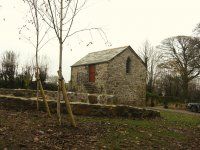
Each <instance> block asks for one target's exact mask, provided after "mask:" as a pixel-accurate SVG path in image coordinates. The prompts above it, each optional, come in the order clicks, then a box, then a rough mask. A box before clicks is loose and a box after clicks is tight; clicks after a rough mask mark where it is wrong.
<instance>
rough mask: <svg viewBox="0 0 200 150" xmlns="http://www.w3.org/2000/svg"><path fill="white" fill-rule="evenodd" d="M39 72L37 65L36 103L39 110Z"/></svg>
mask: <svg viewBox="0 0 200 150" xmlns="http://www.w3.org/2000/svg"><path fill="white" fill-rule="evenodd" d="M38 73H39V72H38V67H36V76H35V77H36V80H37V81H36V84H37V85H36V86H37V99H36V105H37V110H39V82H38V81H39V79H38V77H39V74H38Z"/></svg>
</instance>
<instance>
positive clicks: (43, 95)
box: [39, 80, 51, 117]
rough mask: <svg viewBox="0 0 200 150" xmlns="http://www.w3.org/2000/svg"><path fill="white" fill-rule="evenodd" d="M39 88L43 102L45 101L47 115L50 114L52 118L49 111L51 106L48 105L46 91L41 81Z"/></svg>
mask: <svg viewBox="0 0 200 150" xmlns="http://www.w3.org/2000/svg"><path fill="white" fill-rule="evenodd" d="M39 86H40V93H41V95H42V99H43V101H44V104H45V107H46V110H47V113H48V115H49V117H51V112H50V110H49V105H48V103H47V100H46V96H45V94H44V90H43V87H42V83H41V81H40V80H39Z"/></svg>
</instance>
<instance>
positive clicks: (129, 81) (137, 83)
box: [107, 49, 146, 106]
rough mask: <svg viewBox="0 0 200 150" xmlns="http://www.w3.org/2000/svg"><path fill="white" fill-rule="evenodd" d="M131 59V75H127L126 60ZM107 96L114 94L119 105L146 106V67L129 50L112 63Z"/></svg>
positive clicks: (109, 67) (109, 68)
mask: <svg viewBox="0 0 200 150" xmlns="http://www.w3.org/2000/svg"><path fill="white" fill-rule="evenodd" d="M128 57H129V58H130V59H131V69H130V73H128V74H127V73H126V60H127V58H128ZM108 70H109V74H108V80H107V94H113V95H115V96H116V97H117V98H118V101H119V103H121V104H129V105H136V106H139V105H144V104H145V99H146V67H145V66H144V65H143V64H142V62H141V61H140V60H139V58H138V57H137V56H136V55H135V54H134V53H133V52H132V51H131V50H129V49H127V50H125V51H124V52H123V53H122V54H120V55H118V56H117V57H115V58H114V59H113V60H112V61H110V63H109V66H108Z"/></svg>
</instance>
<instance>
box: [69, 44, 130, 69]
mask: <svg viewBox="0 0 200 150" xmlns="http://www.w3.org/2000/svg"><path fill="white" fill-rule="evenodd" d="M128 47H129V46H124V47H117V48H112V49H107V50H103V51H98V52H92V53H89V54H87V55H86V56H85V57H83V58H82V59H80V60H79V61H77V62H76V63H75V64H73V65H72V67H74V66H81V65H89V64H98V63H102V62H108V61H110V60H111V59H112V58H114V57H115V56H117V55H118V54H120V53H121V52H123V51H124V50H125V49H126V48H128Z"/></svg>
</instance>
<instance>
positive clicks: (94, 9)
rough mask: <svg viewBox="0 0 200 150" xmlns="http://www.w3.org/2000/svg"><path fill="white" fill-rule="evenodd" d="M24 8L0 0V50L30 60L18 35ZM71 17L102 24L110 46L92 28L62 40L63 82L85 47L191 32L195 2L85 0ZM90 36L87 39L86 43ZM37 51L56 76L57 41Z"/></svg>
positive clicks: (197, 13)
mask: <svg viewBox="0 0 200 150" xmlns="http://www.w3.org/2000/svg"><path fill="white" fill-rule="evenodd" d="M26 13H27V10H26V7H25V6H24V4H23V2H22V0H0V54H2V52H3V51H5V50H13V51H16V52H17V53H18V54H19V55H20V57H19V58H20V62H21V63H27V62H29V61H31V60H32V59H33V54H34V48H33V47H32V46H31V45H30V44H29V43H28V42H27V41H26V40H25V39H24V40H19V37H20V36H19V34H18V31H19V29H18V28H19V27H21V26H22V25H23V24H24V22H25V18H26V16H25V15H26ZM4 18H5V19H4ZM75 21H76V22H75V23H76V24H75V26H76V27H79V28H85V27H86V26H89V27H102V28H103V29H104V31H105V32H106V34H107V36H108V40H109V41H110V42H111V43H112V46H111V47H108V46H106V45H105V44H104V41H103V40H101V38H100V36H99V34H97V33H96V32H92V33H93V34H92V37H91V35H90V34H89V33H85V34H81V35H75V36H74V39H71V40H70V41H67V43H66V44H65V47H64V53H63V74H64V77H65V79H66V81H68V80H69V79H70V66H71V65H72V64H73V63H75V62H76V61H77V60H79V59H80V58H81V57H83V56H85V55H86V54H87V53H89V52H92V51H98V50H103V49H107V48H112V47H118V46H124V45H131V46H132V48H133V49H135V51H137V50H138V49H139V48H140V47H141V46H142V44H143V43H144V41H145V40H149V41H150V42H151V43H152V44H153V45H158V44H159V43H160V41H162V40H163V39H165V38H167V37H170V36H176V35H192V30H193V29H194V27H195V26H196V24H197V23H198V22H200V1H199V0H89V2H88V4H87V8H86V9H84V10H83V11H82V13H81V14H80V15H79V16H78V18H76V20H75ZM81 41H83V42H81ZM90 41H92V42H93V44H92V45H90V46H86V45H87V44H88V42H90ZM40 55H47V57H48V58H49V59H48V60H49V66H50V74H51V75H52V74H53V75H56V71H57V69H58V43H57V41H55V40H54V41H51V42H50V43H48V44H47V45H46V46H45V47H44V48H43V49H42V50H41V51H40Z"/></svg>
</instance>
